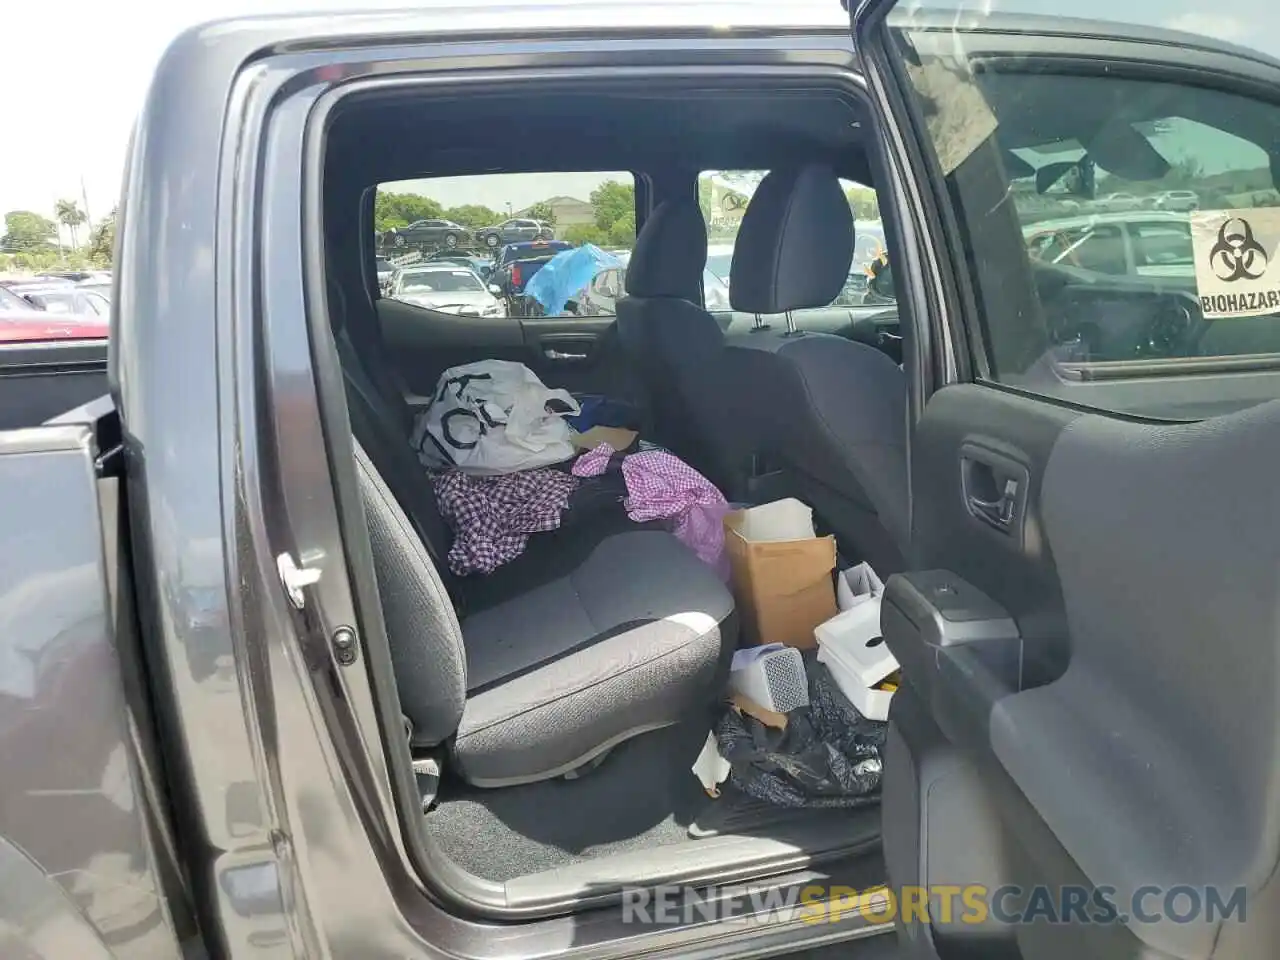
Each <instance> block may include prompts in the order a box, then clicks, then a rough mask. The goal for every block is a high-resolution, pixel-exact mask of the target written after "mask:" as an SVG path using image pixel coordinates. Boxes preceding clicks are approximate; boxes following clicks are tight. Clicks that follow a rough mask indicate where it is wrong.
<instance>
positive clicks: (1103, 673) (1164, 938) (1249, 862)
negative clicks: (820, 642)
mask: <svg viewBox="0 0 1280 960" xmlns="http://www.w3.org/2000/svg"><path fill="white" fill-rule="evenodd" d="M993 438H994V439H998V442H999V444H1000V445H1001V446H1002V448H1003V449H1004V450H1005V451H1006V452H1007V453H1008V454H1009V455H1010V456H1011V457H1013V458H1017V459H1019V460H1020V461H1021V462H1022V463H1023V464H1024V465H1025V466H1026V468H1027V473H1028V476H1029V479H1030V484H1029V487H1028V489H1027V495H1026V503H1025V508H1024V510H1025V513H1024V514H1023V524H1024V527H1023V532H1022V535H1021V536H1016V535H1009V534H1004V533H1001V532H999V531H997V530H995V529H993V528H992V527H991V526H990V525H989V524H987V523H984V522H982V521H980V520H978V519H976V518H975V517H974V516H973V515H972V514H971V512H970V511H969V510H968V509H967V506H966V502H965V498H964V496H963V473H962V469H961V461H962V458H963V454H964V451H965V450H967V449H968V448H969V447H968V445H969V444H971V443H973V442H975V440H976V441H978V442H986V441H988V440H990V439H993ZM1278 449H1280V402H1272V403H1269V404H1265V405H1262V406H1259V407H1255V408H1254V409H1252V410H1249V411H1245V412H1242V413H1237V414H1233V415H1231V416H1227V417H1221V418H1218V419H1215V420H1211V421H1205V422H1203V423H1194V424H1140V423H1132V422H1122V421H1118V420H1115V419H1113V418H1111V417H1108V416H1102V415H1096V414H1081V413H1077V412H1073V411H1067V410H1063V409H1061V408H1058V407H1056V406H1054V405H1052V404H1049V403H1046V402H1044V401H1040V400H1036V399H1033V398H1025V397H1017V396H1012V395H1009V394H1006V393H1004V392H1003V391H1000V390H997V389H994V388H991V387H986V386H978V385H972V386H954V387H949V388H946V389H944V390H941V391H939V392H938V393H936V394H935V395H934V396H933V398H932V399H931V400H930V401H929V405H928V407H927V408H926V411H925V414H924V417H923V418H922V419H921V421H920V424H919V427H918V429H917V432H916V436H915V439H914V447H913V453H914V455H915V462H914V464H913V469H914V478H915V490H916V492H917V496H916V499H915V509H916V513H915V517H914V529H915V532H916V536H915V540H914V549H915V554H914V556H913V565H914V567H915V568H916V569H918V570H946V571H950V573H949V574H948V575H949V576H953V577H955V578H956V580H957V582H960V583H964V584H970V585H972V586H973V587H975V588H977V589H979V590H981V591H982V592H983V593H985V594H986V595H987V596H988V597H990V598H991V599H992V600H994V601H995V602H996V603H997V604H999V605H1000V607H1002V608H1003V609H1004V610H1005V611H1007V612H1008V614H1009V615H1010V616H1011V617H1012V618H1013V619H1014V621H1015V622H1016V624H1017V627H1018V634H1019V641H1018V642H1019V645H1020V648H1021V652H1022V667H1021V669H1020V670H1018V671H1010V672H1004V671H1003V670H1002V668H1001V666H1000V664H999V663H998V662H997V661H994V660H992V659H991V658H990V657H989V656H988V655H987V652H986V651H984V650H982V649H981V648H980V647H978V645H977V644H974V643H959V644H956V645H955V646H949V647H945V648H942V649H939V648H936V647H933V648H929V649H930V651H931V653H932V654H933V655H934V656H935V657H936V661H935V663H936V665H935V666H933V667H932V669H930V667H929V666H925V667H923V668H921V669H918V670H915V671H913V670H912V669H911V664H913V663H919V662H921V658H920V657H919V655H918V652H917V653H913V652H912V649H913V648H918V647H919V646H920V639H919V636H918V635H917V634H916V633H915V632H914V631H913V630H911V629H910V628H901V627H900V626H899V625H896V624H895V622H894V620H893V618H892V617H886V619H885V622H884V629H885V636H886V640H887V641H888V642H889V644H890V646H891V647H892V648H893V649H894V651H895V653H897V654H898V656H899V660H901V661H902V662H903V664H904V672H905V674H906V677H907V680H908V684H907V687H906V688H904V691H903V693H904V694H905V695H904V696H903V697H902V699H901V703H899V702H897V701H896V700H895V706H894V713H893V715H892V716H891V720H892V721H893V724H894V733H893V739H894V742H895V744H897V750H898V755H897V756H895V757H892V758H891V762H889V763H887V765H886V784H885V792H886V811H887V813H886V816H887V817H889V816H892V817H894V818H896V820H895V824H894V825H891V824H889V823H888V822H887V823H886V826H885V845H886V859H887V861H888V865H889V872H890V876H891V879H892V880H893V881H894V882H895V883H912V882H916V881H915V880H914V879H912V878H914V877H920V876H921V875H922V870H923V871H924V875H923V879H926V880H928V881H930V882H933V883H939V882H950V883H955V882H965V883H974V882H984V880H975V879H974V878H973V875H972V874H970V875H968V876H967V878H965V879H963V880H959V881H958V880H957V879H956V878H955V877H954V876H950V877H940V876H938V875H937V871H938V870H939V869H941V867H933V868H931V867H930V865H929V860H930V857H929V856H927V855H922V854H921V852H920V851H921V850H924V851H926V853H927V851H929V850H931V849H935V848H936V847H937V846H938V845H939V844H942V843H947V842H951V843H960V844H961V845H962V846H965V845H967V846H969V847H973V845H974V844H975V837H977V838H982V837H986V838H987V840H985V841H984V842H983V843H982V845H981V848H978V849H968V850H967V851H966V855H967V856H969V857H971V858H972V865H973V867H974V870H976V871H977V875H978V876H982V875H983V873H984V872H988V871H992V870H994V872H995V873H996V874H997V875H998V876H1000V877H1002V878H1003V879H1002V880H1001V882H1004V883H1013V884H1017V885H1018V886H1019V887H1020V888H1021V889H1022V890H1024V891H1026V890H1030V889H1031V888H1033V887H1035V886H1036V885H1047V886H1049V887H1050V888H1052V889H1058V887H1059V886H1060V885H1062V884H1076V885H1080V886H1082V887H1084V888H1093V887H1094V886H1104V887H1109V888H1114V891H1115V892H1114V895H1113V899H1114V902H1115V904H1116V905H1117V906H1118V907H1119V909H1120V910H1121V912H1125V911H1126V910H1127V909H1129V908H1130V906H1131V905H1132V903H1133V897H1134V895H1135V894H1136V892H1138V891H1140V890H1142V889H1143V888H1145V887H1148V886H1149V887H1151V888H1152V893H1151V894H1149V895H1148V896H1147V899H1146V900H1145V907H1146V909H1147V910H1148V911H1149V912H1150V913H1152V915H1153V916H1154V915H1155V914H1156V913H1158V912H1159V911H1160V907H1161V904H1162V903H1163V901H1162V899H1161V898H1162V897H1163V895H1164V892H1165V891H1169V890H1173V889H1176V888H1178V887H1179V886H1180V885H1187V884H1189V885H1191V886H1192V887H1194V888H1197V889H1199V890H1200V891H1201V896H1207V894H1206V893H1204V890H1205V888H1206V887H1209V886H1211V887H1213V888H1215V889H1216V890H1217V891H1218V895H1219V896H1220V897H1221V898H1222V900H1223V901H1224V902H1225V901H1229V900H1230V898H1231V895H1232V894H1233V892H1234V891H1235V890H1237V889H1238V888H1245V889H1247V890H1248V891H1249V894H1250V896H1249V899H1248V901H1247V902H1248V909H1249V911H1250V913H1251V914H1252V916H1253V917H1255V918H1258V917H1264V916H1265V913H1264V911H1269V910H1270V909H1273V907H1272V905H1271V901H1272V900H1273V899H1274V898H1275V890H1274V884H1272V883H1271V880H1270V878H1271V876H1272V872H1273V870H1274V866H1275V861H1276V837H1275V827H1274V816H1275V813H1276V811H1277V809H1278V804H1277V794H1276V787H1275V770H1276V760H1277V755H1278V754H1280V742H1278V738H1277V731H1278V730H1280V710H1278V709H1277V705H1276V698H1275V685H1276V676H1277V667H1280V655H1278V654H1277V645H1276V640H1275V638H1276V636H1277V635H1278V629H1280V622H1278V621H1280V616H1278V614H1277V605H1276V583H1277V574H1278V573H1280V543H1278V542H1277V539H1276V537H1275V523H1274V519H1273V518H1274V517H1275V516H1280V494H1278V493H1277V492H1276V490H1275V484H1274V483H1273V482H1272V471H1273V468H1274V460H1275V456H1276V455H1275V453H1274V451H1276V450H1278ZM1263 518H1266V519H1265V520H1264V519H1263ZM1211 571H1212V573H1211ZM911 576H917V575H909V576H908V579H909V578H910V577H911ZM901 586H902V585H901V584H900V583H891V585H890V590H889V594H890V597H891V599H892V595H894V594H895V593H900V592H901ZM922 712H923V713H924V714H926V715H927V719H922V718H921V713H922ZM929 731H934V732H933V734H930V732H929ZM938 734H940V735H941V738H942V739H941V740H939V739H938ZM904 754H905V756H904ZM940 755H941V756H942V757H944V758H945V760H946V762H947V763H948V764H951V765H953V767H954V769H952V770H951V771H950V772H949V777H950V779H951V781H952V782H951V783H947V782H946V779H945V778H941V782H934V781H936V780H939V779H940V778H938V777H937V775H936V774H935V773H932V772H931V771H933V770H936V768H937V766H938V763H939V761H938V759H937V757H938V756H940ZM956 770H958V771H961V772H960V773H956V772H955V771H956ZM969 776H976V778H977V781H978V782H980V783H981V784H982V785H983V787H982V789H981V790H975V789H974V788H972V787H971V786H970V787H968V788H967V789H966V788H964V784H963V781H964V780H965V778H966V777H969ZM957 779H958V780H959V781H961V786H960V787H957V786H956V785H955V781H956V780H957ZM926 784H929V785H931V789H930V790H929V791H925V790H924V786H925V785H926ZM955 792H959V793H961V794H962V795H964V794H965V793H966V792H967V793H968V794H970V796H965V797H963V799H962V800H961V801H954V802H952V803H951V804H950V805H948V798H950V797H951V795H952V793H955ZM898 795H901V796H903V797H904V798H906V799H902V800H898V801H895V802H893V803H892V804H890V803H889V798H890V797H891V796H898ZM1227 811H1230V813H1227ZM989 813H990V814H994V816H995V817H996V818H997V819H998V821H999V823H1000V826H1001V829H1000V833H999V836H998V839H997V838H996V837H993V836H992V835H991V834H990V832H989V831H988V832H986V833H984V832H983V831H982V830H979V829H976V828H975V823H978V824H981V823H983V822H985V819H984V818H985V817H986V816H987V814H989ZM926 814H927V816H926ZM904 820H905V821H907V822H909V823H916V824H918V825H919V827H918V829H919V830H920V831H923V832H922V833H920V834H918V835H917V836H914V837H913V836H911V831H910V830H909V829H907V828H906V827H905V826H904V825H903V821H904ZM957 835H959V836H963V837H964V838H966V839H964V840H957V839H955V838H956V837H957ZM948 837H950V838H952V839H951V840H950V841H948V840H947V839H946V838H948ZM944 862H945V863H947V864H950V865H954V864H955V862H956V859H955V857H951V858H949V859H946V860H944ZM922 863H923V864H925V866H924V867H922ZM1156 891H1159V892H1156ZM1016 902H1017V900H1016V899H1015V900H1011V901H1010V903H1009V904H1007V906H1013V905H1014V904H1016ZM1264 904H1265V905H1266V906H1264ZM939 925H940V924H939V923H938V922H935V923H934V925H933V926H934V929H933V930H928V931H921V930H919V929H917V930H916V931H914V939H913V942H917V943H919V942H921V941H932V943H933V946H934V947H935V948H936V949H937V950H938V953H939V955H941V956H944V957H945V956H953V955H962V952H963V950H965V949H967V947H966V943H967V939H966V938H969V937H971V936H972V932H971V931H965V930H963V929H961V930H952V931H950V935H949V934H948V932H947V931H945V930H944V931H939V929H938V927H939ZM1069 926H1070V927H1071V929H1070V930H1069V931H1068V930H1066V929H1064V928H1062V927H1061V926H1059V927H1058V928H1055V930H1054V931H1052V933H1053V935H1052V936H1051V935H1050V934H1049V932H1046V931H1045V930H1044V929H1043V928H1042V926H1038V925H1034V924H1032V925H1024V924H1018V925H1015V926H1014V927H1013V928H1012V931H1013V934H1012V935H1013V936H1014V938H1015V939H1016V941H1017V942H1018V943H1019V944H1021V945H1022V951H1023V955H1024V956H1027V957H1036V958H1038V957H1042V956H1063V957H1068V956H1090V957H1106V956H1129V955H1134V953H1133V951H1136V950H1138V949H1139V947H1140V946H1144V948H1147V949H1151V950H1154V951H1156V952H1155V953H1149V954H1143V955H1153V956H1158V955H1165V954H1167V955H1170V956H1188V957H1190V956H1209V955H1210V953H1212V951H1213V949H1214V944H1215V942H1218V943H1222V942H1224V941H1223V938H1224V937H1230V938H1231V940H1232V942H1233V943H1234V944H1235V945H1236V948H1237V950H1238V952H1235V953H1231V954H1229V955H1231V956H1249V955H1252V953H1251V952H1250V951H1251V950H1253V949H1262V948H1264V947H1266V945H1267V937H1268V936H1269V933H1270V930H1269V927H1268V922H1267V921H1265V920H1257V919H1255V920H1254V922H1253V923H1252V924H1249V925H1243V926H1242V925H1231V924H1228V925H1225V926H1224V925H1221V924H1219V923H1211V922H1207V920H1196V921H1192V922H1175V921H1174V920H1173V919H1172V918H1169V917H1166V918H1163V919H1159V920H1157V921H1155V922H1150V923H1141V924H1134V925H1132V926H1130V927H1129V928H1127V929H1126V928H1122V927H1120V926H1119V925H1116V924H1072V925H1069ZM971 945H972V944H968V946H971ZM1072 951H1075V952H1072ZM1219 951H1220V952H1219V953H1218V954H1215V956H1218V955H1222V954H1221V948H1220V947H1219ZM922 955H928V954H927V953H925V954H922Z"/></svg>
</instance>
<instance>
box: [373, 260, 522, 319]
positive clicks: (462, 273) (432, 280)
mask: <svg viewBox="0 0 1280 960" xmlns="http://www.w3.org/2000/svg"><path fill="white" fill-rule="evenodd" d="M389 287H390V290H389V295H390V296H391V297H393V298H395V299H396V300H403V301H404V302H405V303H411V304H413V305H414V306H418V307H426V308H427V309H428V310H436V311H438V312H440V313H456V314H458V315H460V316H467V317H505V316H506V315H507V305H506V304H505V303H504V302H503V300H502V298H501V296H500V294H501V292H502V291H501V289H500V288H499V287H497V286H495V285H494V284H489V285H487V286H486V285H485V282H484V281H483V280H481V279H480V277H479V276H478V275H477V274H476V272H475V271H474V270H472V269H471V268H469V267H464V266H461V265H459V264H456V263H424V264H421V265H417V264H415V265H414V266H412V267H403V268H401V269H399V270H397V271H396V273H395V275H394V276H392V278H391V281H390V284H389Z"/></svg>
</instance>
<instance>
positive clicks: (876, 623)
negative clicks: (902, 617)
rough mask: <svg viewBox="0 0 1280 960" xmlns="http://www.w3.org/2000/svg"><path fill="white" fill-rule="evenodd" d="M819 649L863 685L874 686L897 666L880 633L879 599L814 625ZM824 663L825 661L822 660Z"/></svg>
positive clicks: (895, 659)
mask: <svg viewBox="0 0 1280 960" xmlns="http://www.w3.org/2000/svg"><path fill="white" fill-rule="evenodd" d="M813 633H814V636H815V637H816V638H817V640H818V650H819V652H820V653H821V652H822V651H826V652H827V654H828V655H829V656H832V655H834V656H835V657H836V659H838V660H839V662H840V663H841V664H842V665H843V666H844V667H845V669H846V670H848V671H849V673H850V675H851V676H852V678H853V679H854V680H855V681H856V682H857V683H859V684H861V685H862V686H864V687H874V686H875V685H876V684H877V683H879V682H880V681H881V680H883V679H884V678H885V677H887V676H889V674H891V673H893V671H895V670H897V669H898V659H897V657H895V656H894V655H893V654H892V653H890V652H889V645H888V644H886V643H885V642H884V637H883V636H881V633H880V598H879V597H873V598H872V599H870V600H868V601H867V602H866V603H861V604H859V605H858V606H856V607H854V608H853V609H852V610H845V611H844V612H843V613H838V614H836V615H835V616H834V617H832V618H831V619H830V620H828V621H827V622H826V623H820V624H818V626H817V627H815V628H814V631H813ZM823 662H824V663H825V662H826V661H825V660H824V661H823Z"/></svg>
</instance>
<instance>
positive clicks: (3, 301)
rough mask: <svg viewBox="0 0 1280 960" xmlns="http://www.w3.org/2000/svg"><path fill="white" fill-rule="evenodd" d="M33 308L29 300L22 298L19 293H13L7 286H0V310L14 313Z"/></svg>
mask: <svg viewBox="0 0 1280 960" xmlns="http://www.w3.org/2000/svg"><path fill="white" fill-rule="evenodd" d="M35 309H36V307H35V305H34V304H32V303H31V301H30V300H26V299H24V298H23V297H22V295H21V294H18V293H15V292H14V291H13V290H11V289H10V288H9V287H6V286H0V310H4V311H5V312H6V313H14V312H23V311H28V310H35Z"/></svg>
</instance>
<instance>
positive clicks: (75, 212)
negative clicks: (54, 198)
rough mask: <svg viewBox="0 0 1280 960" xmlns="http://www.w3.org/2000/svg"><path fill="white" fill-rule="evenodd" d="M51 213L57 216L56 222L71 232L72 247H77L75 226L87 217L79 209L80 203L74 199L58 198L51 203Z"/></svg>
mask: <svg viewBox="0 0 1280 960" xmlns="http://www.w3.org/2000/svg"><path fill="white" fill-rule="evenodd" d="M53 214H54V216H55V217H57V219H58V222H59V223H60V224H62V225H63V226H64V227H66V228H67V230H69V231H70V232H71V247H72V249H74V248H76V247H78V246H79V243H77V242H76V241H77V237H76V228H77V227H79V226H80V225H81V224H83V223H84V222H85V221H86V220H88V219H89V218H88V217H87V216H85V212H84V211H83V210H81V209H80V204H78V203H76V202H75V201H74V200H59V201H58V202H57V203H55V204H54V205H53Z"/></svg>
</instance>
